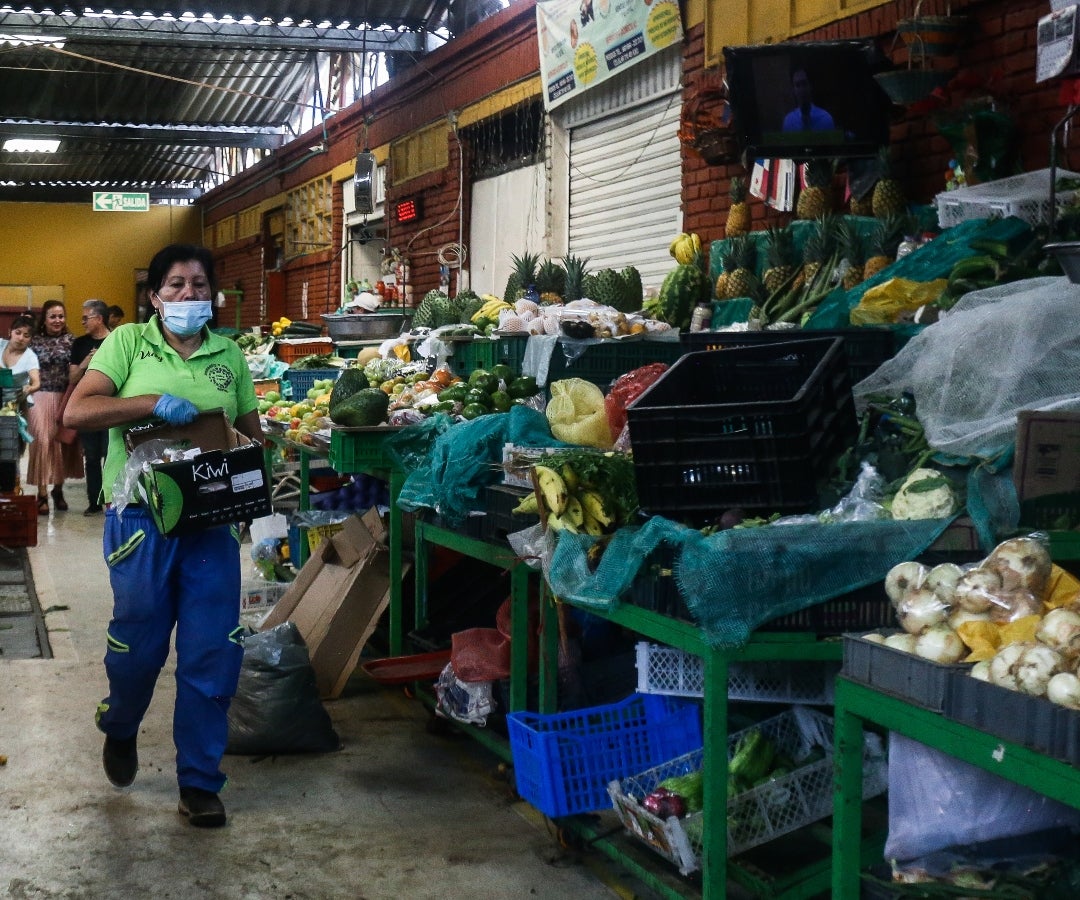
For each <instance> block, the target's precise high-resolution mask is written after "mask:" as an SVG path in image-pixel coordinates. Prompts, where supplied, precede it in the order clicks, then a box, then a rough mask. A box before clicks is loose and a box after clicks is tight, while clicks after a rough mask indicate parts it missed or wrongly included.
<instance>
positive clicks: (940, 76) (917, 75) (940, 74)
mask: <svg viewBox="0 0 1080 900" xmlns="http://www.w3.org/2000/svg"><path fill="white" fill-rule="evenodd" d="M953 74H954V73H953V72H950V71H942V70H938V69H897V70H896V71H895V72H879V73H878V74H877V75H875V76H874V80H875V81H876V82H877V83H878V84H880V85H881V89H882V90H883V91H885V93H886V94H887V95H888V97H889V99H890V100H892V102H893V103H896V104H898V105H900V106H907V105H909V104H911V103H918V102H919V101H920V100H924V99H926V98H927V97H929V96H930V94H931V93H933V91H934V90H936V89H937V88H939V87H944V86H945V85H946V84H948V83H949V81H950V80H951V79H952V77H953Z"/></svg>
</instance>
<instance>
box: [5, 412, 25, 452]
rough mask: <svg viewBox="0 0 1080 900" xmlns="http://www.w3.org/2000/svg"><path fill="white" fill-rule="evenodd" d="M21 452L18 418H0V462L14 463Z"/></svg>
mask: <svg viewBox="0 0 1080 900" xmlns="http://www.w3.org/2000/svg"><path fill="white" fill-rule="evenodd" d="M21 451H22V446H21V445H20V443H19V417H18V416H0V460H4V461H5V462H14V461H16V460H18V458H19V455H20V453H21Z"/></svg>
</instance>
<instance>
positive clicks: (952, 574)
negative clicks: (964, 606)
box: [925, 563, 964, 606]
mask: <svg viewBox="0 0 1080 900" xmlns="http://www.w3.org/2000/svg"><path fill="white" fill-rule="evenodd" d="M963 574H964V570H963V569H961V568H960V567H959V566H958V565H957V564H956V563H941V564H939V565H936V566H934V568H932V569H931V570H930V571H929V573H927V576H926V583H925V586H926V587H928V588H930V589H931V590H932V591H933V592H934V593H935V594H937V595H938V597H939V598H940V599H941V602H942V603H945V604H946V605H949V606H951V605H952V602H953V594H954V593H955V592H956V584H957V582H958V581H959V580H960V578H961V577H962V576H963Z"/></svg>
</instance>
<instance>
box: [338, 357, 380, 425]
mask: <svg viewBox="0 0 1080 900" xmlns="http://www.w3.org/2000/svg"><path fill="white" fill-rule="evenodd" d="M369 387H371V385H369V384H368V380H367V375H365V374H364V370H363V369H358V368H355V367H353V368H350V369H345V370H344V371H343V372H342V373H341V375H339V376H338V380H337V381H335V382H334V388H333V390H332V391H330V418H331V419H333V418H334V407H335V406H339V405H340V404H341V403H342V401H344V400H346V399H347V398H349V397H351V396H352V395H353V394H355V393H356V392H357V391H361V390H365V389H367V388H369ZM335 421H336V420H335Z"/></svg>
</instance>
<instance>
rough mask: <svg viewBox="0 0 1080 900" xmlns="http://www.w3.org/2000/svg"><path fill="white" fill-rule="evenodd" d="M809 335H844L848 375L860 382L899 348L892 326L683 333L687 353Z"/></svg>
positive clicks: (775, 342) (805, 337) (841, 336)
mask: <svg viewBox="0 0 1080 900" xmlns="http://www.w3.org/2000/svg"><path fill="white" fill-rule="evenodd" d="M807 338H843V340H844V353H845V354H847V367H848V374H849V375H850V376H851V383H852V384H856V383H857V382H860V381H862V380H863V379H864V378H866V377H867V376H868V375H872V374H873V373H874V372H875V371H876V370H877V368H878V366H880V365H881V364H882V363H883V362H885V361H886V360H889V359H892V358H893V357H894V356H895V355H896V351H897V350H898V349H899V346H898V342H897V339H896V333H895V332H894V331H893V330H892V329H891V328H875V327H864V328H829V329H813V330H808V331H802V330H798V329H787V330H781V331H687V332H683V333H682V334H681V335H679V340H680V341H681V342H682V345H683V349H684V350H685V351H686V352H687V353H691V352H698V351H702V350H730V349H732V348H733V347H760V346H761V345H762V344H778V343H783V342H785V341H799V340H804V339H807Z"/></svg>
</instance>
